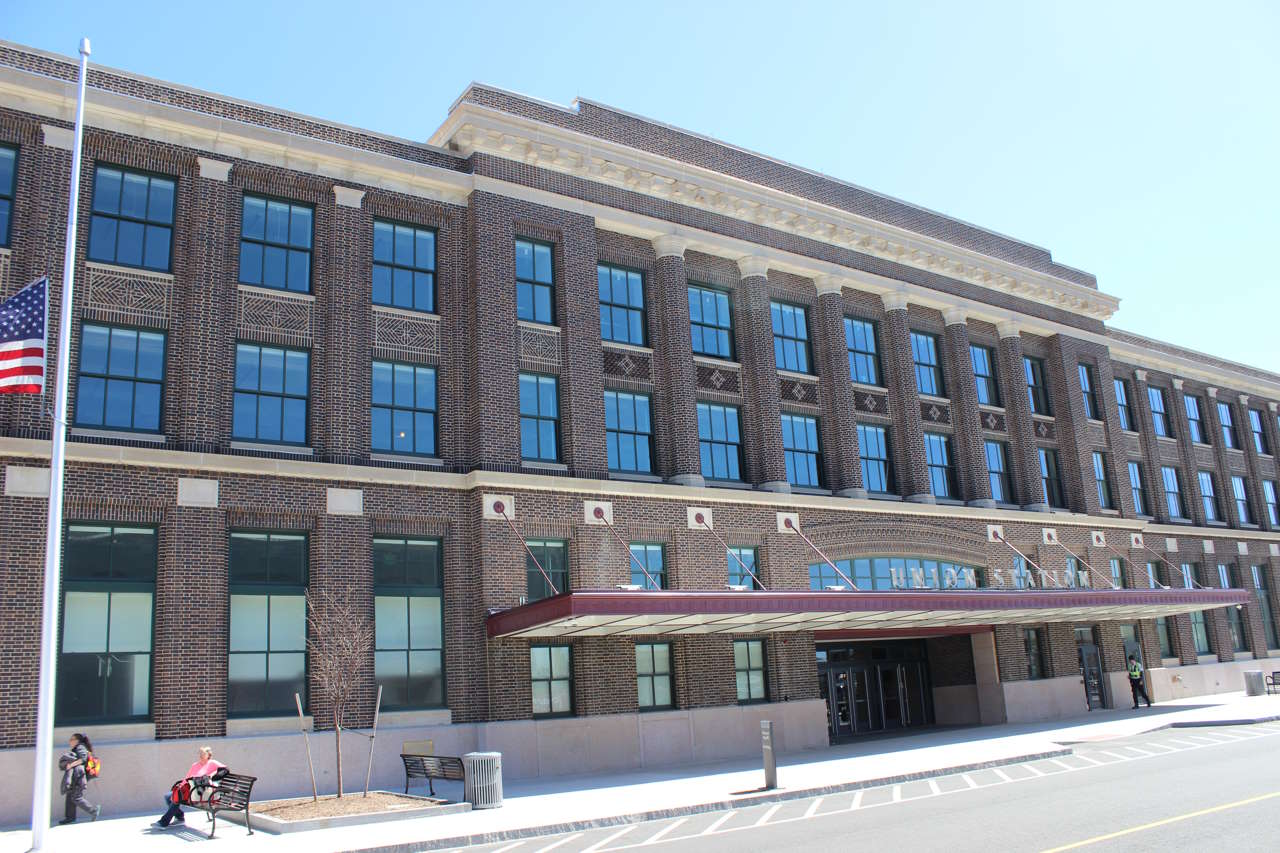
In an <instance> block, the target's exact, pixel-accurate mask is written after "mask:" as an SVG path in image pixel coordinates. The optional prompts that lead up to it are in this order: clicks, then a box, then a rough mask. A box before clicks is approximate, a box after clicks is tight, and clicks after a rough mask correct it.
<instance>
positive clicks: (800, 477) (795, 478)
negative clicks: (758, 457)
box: [782, 412, 822, 488]
mask: <svg viewBox="0 0 1280 853" xmlns="http://www.w3.org/2000/svg"><path fill="white" fill-rule="evenodd" d="M820 453H821V451H820V448H819V447H818V419H817V418H811V417H808V416H806V415H789V414H787V413H786V412H783V413H782V455H783V457H784V459H785V461H786V466H787V482H788V483H790V484H791V485H793V486H811V487H813V488H817V487H818V486H820V485H822V476H821V474H820V471H821V470H822V464H821V459H820V458H819V456H820Z"/></svg>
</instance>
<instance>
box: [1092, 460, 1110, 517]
mask: <svg viewBox="0 0 1280 853" xmlns="http://www.w3.org/2000/svg"><path fill="white" fill-rule="evenodd" d="M1093 480H1094V483H1096V484H1097V486H1098V506H1099V507H1100V508H1101V509H1115V504H1114V503H1113V502H1112V500H1111V478H1110V477H1109V476H1108V475H1107V454H1105V453H1099V452H1097V451H1096V450H1095V451H1094V452H1093Z"/></svg>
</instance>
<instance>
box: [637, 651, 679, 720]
mask: <svg viewBox="0 0 1280 853" xmlns="http://www.w3.org/2000/svg"><path fill="white" fill-rule="evenodd" d="M635 646H636V707H637V708H638V709H639V710H641V711H670V710H673V709H674V708H675V707H676V689H675V653H674V650H673V649H672V644H671V643H669V642H668V643H640V642H637V643H636V644H635ZM659 646H664V647H666V650H667V669H666V672H659V671H658V655H657V649H658V647H659ZM641 649H647V650H648V657H649V671H648V672H641V671H640V658H641ZM659 679H662V680H665V681H666V684H667V696H668V698H670V700H671V701H670V702H666V703H664V704H658V702H657V695H658V694H657V686H658V683H659ZM642 680H648V682H649V696H650V698H651V701H650V702H648V703H647V704H646V703H645V702H644V701H642V700H641V695H642V694H641V692H640V683H641V681H642Z"/></svg>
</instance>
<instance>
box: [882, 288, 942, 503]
mask: <svg viewBox="0 0 1280 853" xmlns="http://www.w3.org/2000/svg"><path fill="white" fill-rule="evenodd" d="M880 299H881V301H882V302H884V312H885V313H884V335H885V340H886V341H887V342H888V345H887V346H886V347H885V353H884V362H885V366H886V368H887V370H886V371H885V372H886V373H887V374H888V383H889V407H890V409H891V410H892V411H893V414H894V418H893V423H894V433H895V435H894V438H895V439H896V445H897V446H896V447H895V448H894V457H895V459H896V462H897V468H898V490H899V491H900V492H901V493H902V499H903V500H906V501H911V502H913V503H934V497H933V493H932V492H931V491H930V490H929V469H928V465H927V464H926V462H925V454H924V422H923V421H922V420H921V418H920V395H919V393H918V392H917V390H916V370H915V362H914V361H912V359H911V330H910V329H909V328H908V326H907V297H906V294H903V293H884V294H881V296H880Z"/></svg>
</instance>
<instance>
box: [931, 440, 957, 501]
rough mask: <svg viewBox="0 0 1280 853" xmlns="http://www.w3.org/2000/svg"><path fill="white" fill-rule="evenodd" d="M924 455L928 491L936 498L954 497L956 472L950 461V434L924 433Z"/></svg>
mask: <svg viewBox="0 0 1280 853" xmlns="http://www.w3.org/2000/svg"><path fill="white" fill-rule="evenodd" d="M924 456H925V462H926V463H927V465H928V468H929V491H930V493H931V494H932V495H933V496H934V497H936V498H954V497H956V472H955V466H954V465H953V464H952V462H951V436H948V435H942V434H941V433H936V432H926V433H925V434H924Z"/></svg>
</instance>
